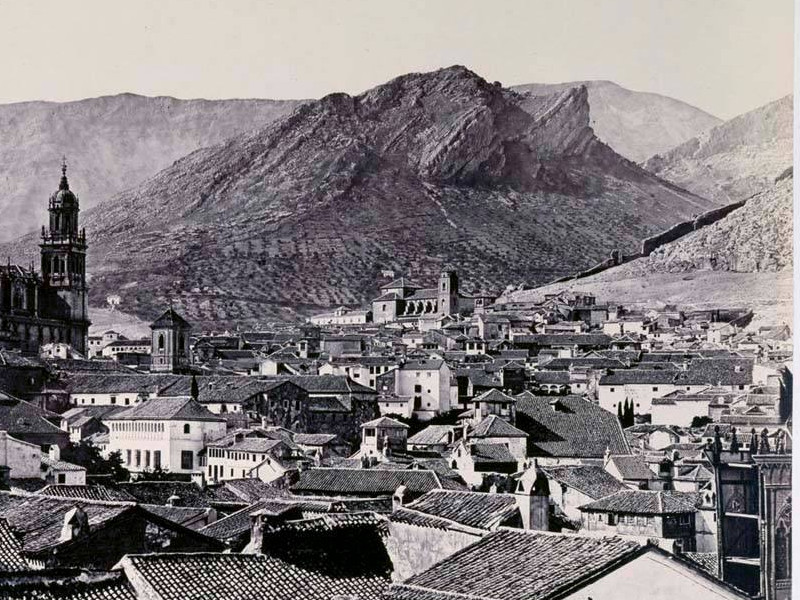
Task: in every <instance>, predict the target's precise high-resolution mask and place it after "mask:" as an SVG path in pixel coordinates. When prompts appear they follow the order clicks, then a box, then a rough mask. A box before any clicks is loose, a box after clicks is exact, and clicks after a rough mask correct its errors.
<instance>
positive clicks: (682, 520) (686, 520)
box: [678, 514, 689, 525]
mask: <svg viewBox="0 0 800 600" xmlns="http://www.w3.org/2000/svg"><path fill="white" fill-rule="evenodd" d="M678 523H680V524H681V525H688V524H689V515H688V514H682V515H679V516H678Z"/></svg>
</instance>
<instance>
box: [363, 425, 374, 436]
mask: <svg viewBox="0 0 800 600" xmlns="http://www.w3.org/2000/svg"><path fill="white" fill-rule="evenodd" d="M364 436H365V437H375V428H374V427H366V428H365V429H364Z"/></svg>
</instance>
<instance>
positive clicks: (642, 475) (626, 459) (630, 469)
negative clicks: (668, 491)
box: [603, 452, 665, 490]
mask: <svg viewBox="0 0 800 600" xmlns="http://www.w3.org/2000/svg"><path fill="white" fill-rule="evenodd" d="M603 468H604V469H605V470H606V472H607V473H609V474H610V475H611V476H612V477H614V478H615V479H618V480H619V481H621V482H622V483H624V484H625V485H626V486H628V487H629V488H631V489H635V490H663V489H665V482H663V481H661V480H659V478H658V475H657V474H656V473H654V472H653V471H652V470H651V469H650V467H648V466H647V463H646V462H645V461H644V459H643V458H642V457H641V455H638V454H611V453H610V452H608V453H606V456H605V459H604V461H603Z"/></svg>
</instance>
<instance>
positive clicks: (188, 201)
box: [77, 67, 713, 326]
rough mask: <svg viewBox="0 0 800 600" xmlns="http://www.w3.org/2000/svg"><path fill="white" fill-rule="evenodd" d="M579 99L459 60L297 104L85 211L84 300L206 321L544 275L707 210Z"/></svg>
mask: <svg viewBox="0 0 800 600" xmlns="http://www.w3.org/2000/svg"><path fill="white" fill-rule="evenodd" d="M589 110H590V109H589V105H588V95H587V90H586V88H584V87H578V88H570V89H569V90H565V91H561V92H558V93H555V94H553V95H550V96H531V95H520V94H518V93H516V92H514V91H513V90H508V89H504V88H502V87H501V86H499V85H496V84H490V83H488V82H486V81H485V80H483V79H482V78H480V77H479V76H477V75H475V74H474V73H472V72H471V71H469V70H468V69H465V68H464V67H451V68H447V69H442V70H439V71H435V72H432V73H414V74H409V75H404V76H401V77H398V78H396V79H394V80H392V81H390V82H388V83H386V84H384V85H381V86H377V87H376V88H374V89H372V90H368V91H367V92H364V93H363V94H360V95H358V96H348V95H346V94H332V95H330V96H327V97H325V98H323V99H321V100H318V101H313V102H309V103H306V104H304V105H302V106H300V107H298V108H297V109H296V110H295V111H294V112H293V113H291V114H290V115H288V116H286V117H284V118H282V119H279V120H277V121H275V122H274V123H272V124H271V125H269V126H267V127H264V128H262V129H261V130H259V131H257V132H255V133H252V134H247V135H239V136H236V137H233V138H231V139H229V140H228V141H226V142H224V143H222V144H220V145H217V146H213V147H209V148H204V149H201V150H198V151H196V152H193V153H192V154H190V155H188V156H186V157H185V158H183V159H182V160H180V161H177V162H176V163H175V164H173V165H172V166H170V167H169V168H167V169H165V170H163V171H161V172H160V173H158V174H157V175H156V176H154V177H152V178H151V179H149V180H147V181H145V182H144V183H143V184H142V185H140V186H138V187H136V188H133V189H131V190H128V191H126V192H124V193H122V194H120V195H118V196H116V197H115V198H113V199H111V200H109V201H107V202H105V203H103V204H101V205H100V206H99V207H97V208H95V209H93V210H89V211H87V212H86V213H85V214H84V224H85V226H86V229H87V232H88V235H89V240H90V242H89V243H90V250H89V261H88V264H89V268H90V271H91V272H92V280H91V286H92V293H91V295H90V302H91V303H93V304H94V305H102V303H103V300H104V298H105V295H106V294H109V293H115V294H119V295H120V296H121V297H122V309H123V310H126V311H128V312H131V313H133V314H137V315H139V316H142V317H143V318H145V319H146V318H148V317H149V316H151V315H152V314H154V313H156V312H158V310H159V309H160V307H161V306H163V305H164V304H165V303H166V302H167V301H168V300H173V301H174V302H175V303H176V306H178V307H180V308H181V310H183V311H184V312H186V313H187V315H188V316H189V318H190V319H192V320H194V321H195V322H199V323H203V324H208V325H209V326H212V325H214V326H215V325H219V324H228V323H232V322H234V321H235V322H251V323H252V322H257V321H264V320H268V319H271V318H292V317H294V316H296V315H297V314H308V313H309V312H315V311H320V310H325V309H327V308H328V307H330V306H335V305H340V304H347V305H363V304H364V303H365V302H367V301H368V300H369V299H370V298H371V297H373V296H374V294H375V293H376V292H377V288H378V286H379V284H380V283H381V279H380V278H381V275H380V274H381V272H382V271H384V270H392V271H394V272H396V273H398V274H403V275H406V276H411V277H412V278H414V279H416V280H420V281H422V282H425V281H431V280H434V279H435V277H436V276H437V274H438V271H439V270H440V269H441V268H443V267H444V266H448V267H453V268H456V269H458V270H459V271H460V272H461V274H462V280H463V281H464V285H463V287H464V289H465V290H466V291H469V290H470V289H477V288H486V287H494V288H498V287H500V286H502V285H504V284H505V283H506V282H508V281H509V280H514V279H517V280H526V281H530V282H532V283H534V282H543V281H548V280H552V279H554V278H555V277H557V276H559V275H563V274H566V273H569V272H572V271H574V270H576V269H580V268H581V267H584V266H588V265H590V264H593V263H594V262H596V261H597V260H598V258H600V257H604V256H607V254H608V252H610V250H611V249H613V248H618V247H623V248H624V247H626V246H631V247H633V246H635V245H637V244H638V243H639V241H640V240H641V238H643V237H646V236H647V235H648V234H650V233H653V232H655V231H658V230H661V229H663V228H664V227H666V226H669V225H671V224H672V223H673V222H674V221H675V220H676V219H680V218H688V217H690V216H691V215H692V214H695V213H699V212H702V211H703V210H706V209H707V208H710V207H712V206H713V203H712V202H709V201H707V200H705V199H703V198H700V197H697V196H694V195H692V194H690V193H687V192H686V191H684V190H681V189H680V188H677V187H675V186H673V185H671V184H668V183H666V182H664V181H662V180H660V179H658V178H656V177H654V176H653V175H651V174H650V173H648V172H646V171H644V170H642V169H641V168H640V167H639V166H638V165H636V164H635V163H633V162H631V161H628V160H626V159H624V158H622V157H620V156H619V155H618V154H616V153H615V152H613V151H612V150H611V149H610V148H609V147H608V146H606V145H605V144H603V143H602V142H600V141H599V140H598V139H597V137H596V136H595V135H594V132H593V131H592V128H591V127H590V125H589ZM77 191H78V193H79V194H80V193H81V192H80V190H79V189H78V190H77ZM132 248H134V249H135V252H131V249H132Z"/></svg>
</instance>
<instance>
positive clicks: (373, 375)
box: [319, 356, 399, 389]
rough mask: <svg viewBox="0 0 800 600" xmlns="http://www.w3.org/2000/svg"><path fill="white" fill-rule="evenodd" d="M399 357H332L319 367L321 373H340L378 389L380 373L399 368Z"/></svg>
mask: <svg viewBox="0 0 800 600" xmlns="http://www.w3.org/2000/svg"><path fill="white" fill-rule="evenodd" d="M398 362H399V361H398V359H397V358H395V357H393V356H356V357H347V358H338V359H334V358H332V359H330V360H329V361H328V362H327V363H325V364H323V365H321V366H320V367H319V374H320V375H340V376H345V377H350V378H351V379H352V380H353V381H357V382H358V383H360V384H362V385H365V386H367V387H370V388H372V389H376V383H377V380H378V379H377V378H378V376H379V375H382V374H383V373H386V372H388V371H391V370H392V369H395V368H397V365H398Z"/></svg>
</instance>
